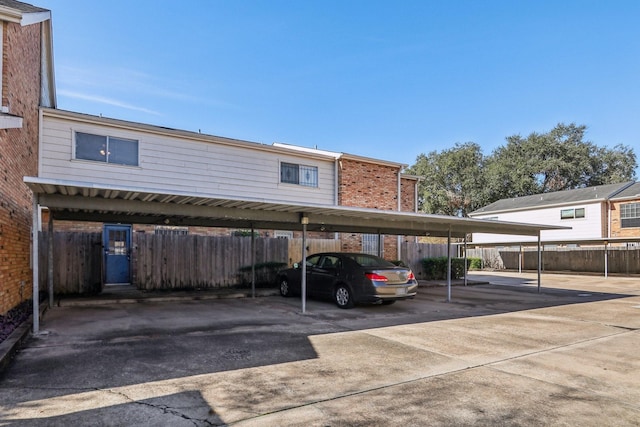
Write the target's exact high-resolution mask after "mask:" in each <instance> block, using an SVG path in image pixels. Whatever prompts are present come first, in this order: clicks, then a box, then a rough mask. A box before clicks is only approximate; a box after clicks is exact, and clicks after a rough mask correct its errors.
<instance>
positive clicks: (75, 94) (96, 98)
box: [57, 89, 162, 116]
mask: <svg viewBox="0 0 640 427" xmlns="http://www.w3.org/2000/svg"><path fill="white" fill-rule="evenodd" d="M57 94H58V95H60V96H66V97H68V98H73V99H81V100H83V101H89V102H95V103H98V104H106V105H111V106H114V107H119V108H125V109H127V110H133V111H139V112H143V113H147V114H153V115H156V116H161V115H162V114H160V113H159V112H157V111H154V110H150V109H148V108H144V107H138V106H136V105H131V104H128V103H126V102H122V101H118V100H116V99H111V98H106V97H103V96H98V95H91V94H87V93H80V92H73V91H69V90H64V89H58V91H57Z"/></svg>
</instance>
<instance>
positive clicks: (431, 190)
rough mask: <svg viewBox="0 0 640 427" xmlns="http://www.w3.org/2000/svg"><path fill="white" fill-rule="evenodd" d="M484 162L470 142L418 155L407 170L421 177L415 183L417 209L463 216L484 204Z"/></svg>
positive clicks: (475, 145) (478, 147)
mask: <svg viewBox="0 0 640 427" xmlns="http://www.w3.org/2000/svg"><path fill="white" fill-rule="evenodd" d="M484 164H485V160H484V157H483V155H482V149H481V148H480V146H479V145H478V144H475V143H473V142H467V143H465V144H456V145H455V146H454V147H453V148H451V149H448V150H443V151H441V152H439V153H438V152H436V151H432V152H431V153H429V154H428V155H426V156H425V155H424V154H421V155H420V156H418V158H417V160H416V164H415V165H413V166H412V167H411V168H410V169H409V170H408V173H410V174H413V175H420V176H423V177H424V178H425V179H424V180H422V181H421V182H420V184H419V185H420V187H419V202H420V204H421V210H423V211H424V212H428V213H434V214H441V215H458V216H466V215H467V213H468V212H471V211H474V210H476V209H479V208H481V207H482V206H484V205H485V204H486V192H485V191H484V188H485V185H484V178H483V177H484V173H483V170H484Z"/></svg>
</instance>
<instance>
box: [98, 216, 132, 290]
mask: <svg viewBox="0 0 640 427" xmlns="http://www.w3.org/2000/svg"><path fill="white" fill-rule="evenodd" d="M102 240H103V242H102V244H103V247H104V265H105V284H124V283H130V281H131V279H130V277H131V276H130V271H129V270H130V267H131V262H130V259H131V226H130V225H110V224H107V225H105V226H104V231H103V233H102Z"/></svg>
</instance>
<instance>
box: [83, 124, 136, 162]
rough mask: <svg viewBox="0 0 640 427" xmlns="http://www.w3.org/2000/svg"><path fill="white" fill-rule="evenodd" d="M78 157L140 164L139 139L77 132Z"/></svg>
mask: <svg viewBox="0 0 640 427" xmlns="http://www.w3.org/2000/svg"><path fill="white" fill-rule="evenodd" d="M76 159H82V160H93V161H96V162H104V163H112V164H116V165H129V166H138V141H137V140H135V139H124V138H116V137H113V136H103V135H93V134H90V133H84V132H76Z"/></svg>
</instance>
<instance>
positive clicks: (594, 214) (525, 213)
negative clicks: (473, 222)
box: [473, 202, 606, 243]
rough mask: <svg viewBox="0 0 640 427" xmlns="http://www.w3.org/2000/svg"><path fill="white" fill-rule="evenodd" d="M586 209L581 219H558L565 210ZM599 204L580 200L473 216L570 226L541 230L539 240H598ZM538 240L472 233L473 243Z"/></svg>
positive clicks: (600, 232)
mask: <svg viewBox="0 0 640 427" xmlns="http://www.w3.org/2000/svg"><path fill="white" fill-rule="evenodd" d="M581 208H584V209H585V217H584V218H576V219H565V220H562V219H560V212H561V211H562V210H564V209H581ZM602 214H603V213H602V209H601V203H600V202H597V203H583V204H575V205H565V206H554V207H549V208H542V209H530V210H522V211H514V212H501V213H487V214H486V215H474V216H473V218H474V219H498V220H500V221H509V222H520V223H525V224H544V225H559V226H563V227H571V230H543V231H542V232H541V238H542V240H548V241H552V240H572V239H600V238H602V237H606V236H603V234H602V233H603V231H602V220H603V219H602ZM528 241H537V237H531V236H512V235H502V234H486V233H473V242H474V243H491V242H528Z"/></svg>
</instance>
